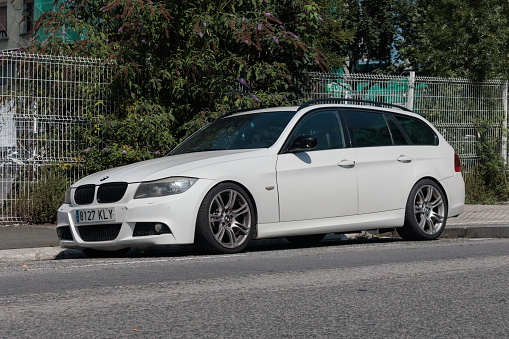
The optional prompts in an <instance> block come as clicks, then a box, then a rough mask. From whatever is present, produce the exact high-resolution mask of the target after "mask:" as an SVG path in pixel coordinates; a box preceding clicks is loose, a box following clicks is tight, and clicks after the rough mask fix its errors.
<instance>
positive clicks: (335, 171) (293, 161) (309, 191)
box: [276, 110, 357, 221]
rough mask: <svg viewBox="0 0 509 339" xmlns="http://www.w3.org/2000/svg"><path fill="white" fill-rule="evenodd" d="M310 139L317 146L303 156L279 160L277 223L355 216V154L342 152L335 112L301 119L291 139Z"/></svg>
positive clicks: (292, 154)
mask: <svg viewBox="0 0 509 339" xmlns="http://www.w3.org/2000/svg"><path fill="white" fill-rule="evenodd" d="M300 135H313V136H315V137H316V138H317V140H318V143H317V146H316V148H315V149H313V150H311V151H306V152H297V153H283V154H280V155H279V156H278V160H277V165H276V170H277V184H278V192H279V209H280V214H279V215H280V221H297V220H309V219H320V218H330V217H339V216H347V215H355V214H356V213H357V174H356V167H355V158H354V151H353V149H352V148H345V141H344V136H343V129H342V126H341V123H340V120H339V117H338V114H337V112H336V111H334V110H324V111H314V112H312V113H310V114H309V115H306V116H305V117H303V119H302V120H301V122H300V123H299V124H298V125H297V128H296V129H295V131H294V132H293V134H292V136H291V137H290V140H289V144H291V143H292V141H293V140H294V139H295V138H297V137H298V136H300Z"/></svg>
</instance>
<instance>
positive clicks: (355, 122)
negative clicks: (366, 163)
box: [345, 111, 392, 147]
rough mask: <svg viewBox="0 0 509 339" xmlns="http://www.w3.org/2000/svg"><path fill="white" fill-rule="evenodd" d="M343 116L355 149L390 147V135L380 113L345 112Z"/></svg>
mask: <svg viewBox="0 0 509 339" xmlns="http://www.w3.org/2000/svg"><path fill="white" fill-rule="evenodd" d="M345 116H346V118H347V120H348V122H349V124H350V126H349V131H350V136H351V137H352V138H353V139H354V140H355V142H356V145H357V147H373V146H392V138H391V133H390V132H389V127H388V126H387V122H386V121H385V118H384V115H383V114H382V113H377V112H365V111H345Z"/></svg>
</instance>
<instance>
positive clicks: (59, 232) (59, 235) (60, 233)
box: [57, 227, 64, 238]
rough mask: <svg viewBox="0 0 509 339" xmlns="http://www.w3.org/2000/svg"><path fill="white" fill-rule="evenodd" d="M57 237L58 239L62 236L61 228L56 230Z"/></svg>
mask: <svg viewBox="0 0 509 339" xmlns="http://www.w3.org/2000/svg"><path fill="white" fill-rule="evenodd" d="M57 235H58V237H59V238H62V237H63V236H64V230H63V229H62V228H61V227H59V228H57Z"/></svg>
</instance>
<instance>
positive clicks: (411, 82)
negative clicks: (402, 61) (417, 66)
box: [406, 71, 415, 111]
mask: <svg viewBox="0 0 509 339" xmlns="http://www.w3.org/2000/svg"><path fill="white" fill-rule="evenodd" d="M414 85H415V71H410V75H409V76H408V99H407V102H406V108H408V109H409V110H411V111H412V110H413V109H414Z"/></svg>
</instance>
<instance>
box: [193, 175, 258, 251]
mask: <svg viewBox="0 0 509 339" xmlns="http://www.w3.org/2000/svg"><path fill="white" fill-rule="evenodd" d="M255 226H256V213H255V209H254V205H253V202H252V201H251V198H250V197H249V195H248V194H247V193H246V191H245V190H244V189H242V187H240V186H238V185H236V184H233V183H221V184H219V185H217V186H215V187H214V188H212V189H211V190H210V191H209V192H208V193H207V195H206V196H205V198H204V199H203V201H202V203H201V205H200V209H199V211H198V216H197V218H196V232H195V245H196V246H197V247H198V249H200V250H201V251H202V252H205V253H237V252H241V251H243V250H244V249H245V248H246V247H247V245H248V243H249V240H250V239H251V237H252V236H253V232H254V229H255Z"/></svg>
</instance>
